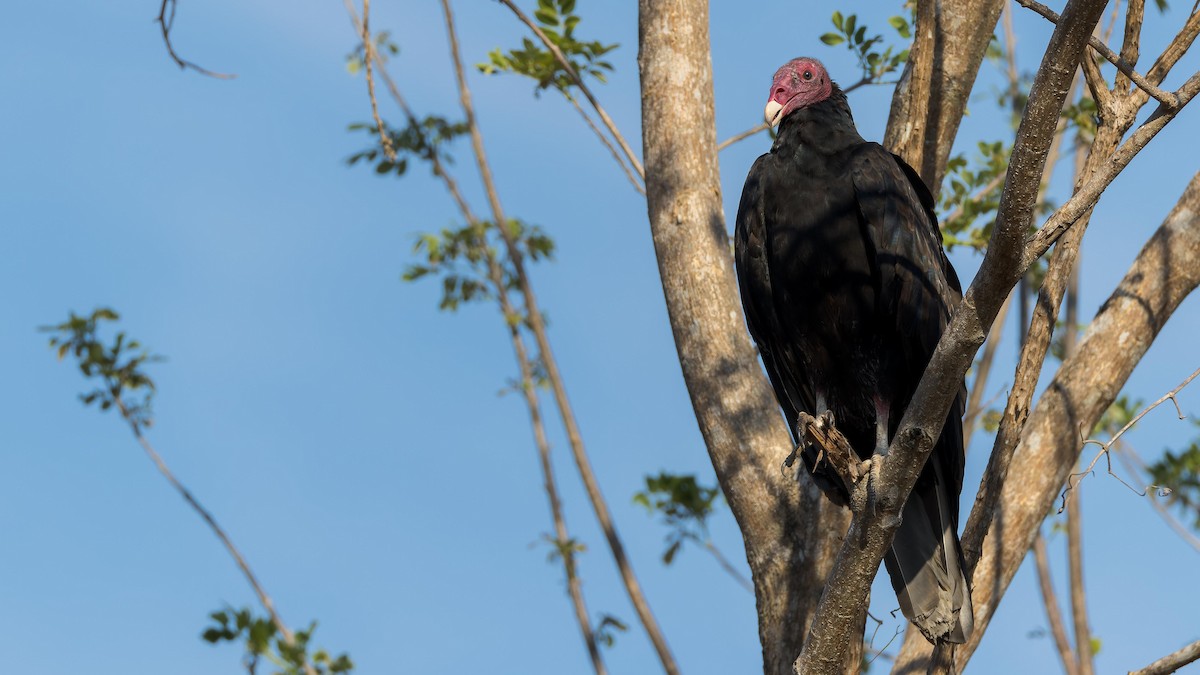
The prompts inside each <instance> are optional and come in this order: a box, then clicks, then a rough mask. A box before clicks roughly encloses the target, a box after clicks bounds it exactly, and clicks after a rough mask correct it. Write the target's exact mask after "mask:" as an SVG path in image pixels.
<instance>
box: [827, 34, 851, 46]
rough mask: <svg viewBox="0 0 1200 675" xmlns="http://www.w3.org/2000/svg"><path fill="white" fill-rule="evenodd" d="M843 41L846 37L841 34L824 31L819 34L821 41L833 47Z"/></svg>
mask: <svg viewBox="0 0 1200 675" xmlns="http://www.w3.org/2000/svg"><path fill="white" fill-rule="evenodd" d="M845 41H846V38H844V37H842V36H841V35H838V34H837V33H826V34H824V35H822V36H821V42H824V43H825V44H827V45H829V46H830V47H835V46H837V45H840V44H842V43H843V42H845Z"/></svg>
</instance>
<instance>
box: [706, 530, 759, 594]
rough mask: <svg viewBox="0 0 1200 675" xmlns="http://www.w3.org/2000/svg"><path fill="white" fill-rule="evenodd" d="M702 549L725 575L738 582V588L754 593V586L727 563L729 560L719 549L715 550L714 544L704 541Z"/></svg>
mask: <svg viewBox="0 0 1200 675" xmlns="http://www.w3.org/2000/svg"><path fill="white" fill-rule="evenodd" d="M704 549H705V550H706V551H708V552H709V553H711V554H712V556H713V557H714V558H716V559H717V564H718V565H720V566H721V569H723V570H725V573H726V574H728V575H729V576H731V577H733V579H734V581H736V582H738V585H739V586H741V587H742V588H744V589H746V590H747V591H750V592H751V593H753V592H754V584H752V583H750V580H749V579H747V578H746V577H745V576H744V575H743V574H742V573H741V572H739V571H738V569H737V568H736V567H734V566H733V564H732V563H730V562H729V559H728V558H726V557H725V554H724V553H721V549H719V548H717V545H716V544H714V543H713V542H712V540H711V539H706V540H705V541H704Z"/></svg>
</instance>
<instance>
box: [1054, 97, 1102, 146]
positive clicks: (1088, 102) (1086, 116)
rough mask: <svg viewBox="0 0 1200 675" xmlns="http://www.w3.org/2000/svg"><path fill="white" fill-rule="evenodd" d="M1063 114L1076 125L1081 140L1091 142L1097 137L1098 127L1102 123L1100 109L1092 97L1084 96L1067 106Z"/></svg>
mask: <svg viewBox="0 0 1200 675" xmlns="http://www.w3.org/2000/svg"><path fill="white" fill-rule="evenodd" d="M1062 116H1063V117H1064V118H1066V120H1067V121H1068V122H1069V123H1070V124H1071V125H1073V126H1074V127H1075V129H1076V131H1077V133H1078V134H1079V140H1080V141H1082V142H1084V143H1091V142H1092V141H1093V140H1094V139H1095V138H1096V127H1098V126H1099V125H1100V111H1099V110H1098V109H1097V108H1096V101H1094V100H1093V99H1092V97H1090V96H1083V97H1081V98H1080V99H1079V100H1078V101H1076V102H1075V103H1072V104H1070V105H1068V106H1066V107H1065V108H1063V111H1062Z"/></svg>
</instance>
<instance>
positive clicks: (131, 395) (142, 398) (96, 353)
mask: <svg viewBox="0 0 1200 675" xmlns="http://www.w3.org/2000/svg"><path fill="white" fill-rule="evenodd" d="M119 319H120V316H119V315H118V314H117V313H116V312H114V311H113V310H111V309H109V308H107V307H102V308H99V309H96V310H95V311H93V312H92V313H91V314H90V315H88V316H79V315H77V314H75V312H71V313H70V316H69V318H68V319H67V320H66V321H65V322H63V323H60V324H58V325H55V326H42V327H41V328H40V329H39V330H41V331H43V332H48V333H55V335H54V336H53V337H51V338H50V346H51V347H52V348H55V349H57V352H58V358H59V360H60V361H61V360H62V359H64V358H66V356H67V355H68V354H70V355H73V356H74V357H75V358H76V359H77V360H78V361H79V371H80V372H81V373H83V376H84V377H86V378H89V379H91V378H99V379H100V381H101V384H100V386H99V387H97V388H96V389H94V390H92V391H90V392H88V393H86V394H80V395H79V398H80V400H82V401H83V403H84V405H91V404H93V403H97V404H99V406H100V409H101V410H108V409H109V408H111V407H113V406H114V405H115V406H117V407H118V408H124V414H125V416H126V418H127V419H128V420H129V422H130V423H131V424H134V425H135V426H137V427H149V426H150V425H151V424H152V423H153V415H152V413H151V407H150V403H151V399H152V398H153V396H154V391H155V389H154V381H153V380H151V379H150V376H149V375H147V374H146V373H145V371H144V370H143V366H145V365H146V364H148V363H153V362H155V361H161V360H162V357H160V356H155V355H153V354H151V353H150V352H148V351H147V350H145V349H144V348H142V345H141V343H140V342H138V341H137V340H130V339H127V336H126V334H125V332H124V331H121V332H118V333H117V334H116V336H115V337H114V338H113V341H112V343H111V344H105V342H104V341H103V340H101V339H100V337H99V328H100V323H101V322H102V321H114V322H115V321H117V320H119Z"/></svg>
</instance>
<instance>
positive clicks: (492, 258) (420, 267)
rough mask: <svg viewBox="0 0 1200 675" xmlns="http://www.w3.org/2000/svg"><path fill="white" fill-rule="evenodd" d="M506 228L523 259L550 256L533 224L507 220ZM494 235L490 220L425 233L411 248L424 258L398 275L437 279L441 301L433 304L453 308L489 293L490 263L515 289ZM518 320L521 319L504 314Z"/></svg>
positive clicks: (547, 241)
mask: <svg viewBox="0 0 1200 675" xmlns="http://www.w3.org/2000/svg"><path fill="white" fill-rule="evenodd" d="M508 231H509V233H510V235H511V236H512V238H513V241H514V242H515V243H516V244H517V249H518V250H519V251H520V252H521V255H522V256H524V257H525V258H526V259H528V260H530V261H533V262H537V261H540V260H544V259H547V258H551V257H553V254H554V240H553V239H551V238H550V237H549V235H547V234H546V233H545V232H544V231H543V230H542V228H540V227H538V226H537V225H529V224H527V223H525V222H524V221H521V220H518V219H509V221H508ZM500 240H501V236H500V233H499V232H498V231H497V230H496V228H495V226H494V225H493V223H492V222H491V221H482V222H479V223H476V224H474V225H466V226H463V227H459V228H445V229H443V230H442V231H441V232H439V233H436V234H434V233H425V234H422V235H420V236H419V237H418V238H417V242H416V244H415V245H414V246H413V252H415V253H417V254H418V255H419V256H420V257H422V258H424V262H419V263H414V264H412V265H409V266H408V268H407V269H406V270H405V271H404V274H403V276H402V278H403V279H404V280H405V281H416V280H417V279H421V278H424V277H426V276H437V277H441V279H442V299H441V302H440V303H439V307H440V308H441V309H442V310H446V311H455V310H457V309H458V307H459V305H461V304H464V303H469V302H475V301H478V300H489V299H492V298H493V297H494V284H493V283H492V280H491V270H490V266H491V264H492V263H493V262H494V264H496V265H499V266H500V271H501V278H502V280H503V284H504V287H505V289H506V290H510V291H515V290H518V289H519V286H518V279H517V275H516V272H515V270H514V269H513V268H512V265H511V263H510V262H509V261H508V259H507V256H501V255H499V253H498V250H499V249H500V248H501V247H502V246H503V243H502V241H500ZM509 320H510V321H513V322H520V321H521V320H522V318H521V317H509Z"/></svg>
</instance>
